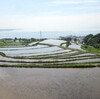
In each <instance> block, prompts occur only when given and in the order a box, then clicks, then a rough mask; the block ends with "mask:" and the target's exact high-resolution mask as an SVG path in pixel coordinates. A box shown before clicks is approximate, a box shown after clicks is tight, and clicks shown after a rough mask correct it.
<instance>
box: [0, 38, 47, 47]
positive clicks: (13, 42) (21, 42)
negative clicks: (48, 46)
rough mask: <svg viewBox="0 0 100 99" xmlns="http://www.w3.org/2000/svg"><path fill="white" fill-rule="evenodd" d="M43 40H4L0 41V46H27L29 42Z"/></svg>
mask: <svg viewBox="0 0 100 99" xmlns="http://www.w3.org/2000/svg"><path fill="white" fill-rule="evenodd" d="M42 40H45V39H35V38H30V39H26V38H16V37H15V38H14V39H12V38H4V39H0V46H19V45H26V46H27V45H28V44H29V43H31V42H36V41H42Z"/></svg>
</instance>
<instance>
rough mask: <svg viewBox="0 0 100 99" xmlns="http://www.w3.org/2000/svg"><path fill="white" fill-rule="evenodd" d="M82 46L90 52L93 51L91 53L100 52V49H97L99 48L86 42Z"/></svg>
mask: <svg viewBox="0 0 100 99" xmlns="http://www.w3.org/2000/svg"><path fill="white" fill-rule="evenodd" d="M82 48H83V49H84V50H87V51H88V52H91V53H96V54H99V53H100V49H97V48H95V47H93V46H90V45H86V44H84V45H82Z"/></svg>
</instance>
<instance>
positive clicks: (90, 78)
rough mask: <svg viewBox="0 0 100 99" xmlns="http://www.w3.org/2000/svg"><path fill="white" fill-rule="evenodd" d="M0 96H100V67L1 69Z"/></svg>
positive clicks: (83, 98) (42, 98) (16, 98)
mask: <svg viewBox="0 0 100 99" xmlns="http://www.w3.org/2000/svg"><path fill="white" fill-rule="evenodd" d="M0 99H100V68H87V69H38V68H37V69H36V68H0Z"/></svg>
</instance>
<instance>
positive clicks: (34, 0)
mask: <svg viewBox="0 0 100 99" xmlns="http://www.w3.org/2000/svg"><path fill="white" fill-rule="evenodd" d="M0 29H24V30H29V31H40V30H41V31H99V30H100V0H0Z"/></svg>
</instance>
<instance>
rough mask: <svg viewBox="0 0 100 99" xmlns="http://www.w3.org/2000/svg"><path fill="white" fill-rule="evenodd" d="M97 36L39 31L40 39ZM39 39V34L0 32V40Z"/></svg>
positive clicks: (85, 32)
mask: <svg viewBox="0 0 100 99" xmlns="http://www.w3.org/2000/svg"><path fill="white" fill-rule="evenodd" d="M90 33H93V34H97V33H99V31H41V34H42V38H59V36H70V35H75V36H85V35H87V34H90ZM14 37H18V38H20V37H21V38H40V32H39V31H38V32H25V31H21V30H14V31H0V38H14Z"/></svg>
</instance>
